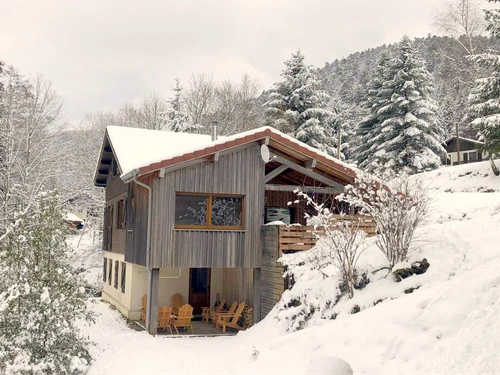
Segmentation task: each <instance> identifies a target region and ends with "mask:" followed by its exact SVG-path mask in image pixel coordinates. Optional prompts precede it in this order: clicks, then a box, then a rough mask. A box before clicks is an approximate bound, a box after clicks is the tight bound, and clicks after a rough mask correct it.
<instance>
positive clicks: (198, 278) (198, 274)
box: [189, 268, 210, 315]
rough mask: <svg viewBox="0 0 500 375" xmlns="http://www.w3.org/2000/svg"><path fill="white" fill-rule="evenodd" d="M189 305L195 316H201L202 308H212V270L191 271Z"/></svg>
mask: <svg viewBox="0 0 500 375" xmlns="http://www.w3.org/2000/svg"><path fill="white" fill-rule="evenodd" d="M189 304H190V305H191V306H193V314H195V315H200V314H201V308H202V307H208V306H210V268H191V269H190V270H189Z"/></svg>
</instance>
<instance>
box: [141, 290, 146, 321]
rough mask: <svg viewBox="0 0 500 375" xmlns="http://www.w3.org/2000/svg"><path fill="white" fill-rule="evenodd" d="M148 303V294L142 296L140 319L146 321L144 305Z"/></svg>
mask: <svg viewBox="0 0 500 375" xmlns="http://www.w3.org/2000/svg"><path fill="white" fill-rule="evenodd" d="M147 305H148V295H147V294H145V295H143V296H142V307H141V320H142V322H143V323H146V306H147Z"/></svg>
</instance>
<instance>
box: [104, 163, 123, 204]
mask: <svg viewBox="0 0 500 375" xmlns="http://www.w3.org/2000/svg"><path fill="white" fill-rule="evenodd" d="M111 174H112V172H111V168H110V169H109V173H108V178H107V180H106V202H108V201H110V200H112V199H113V198H116V197H117V196H119V195H120V194H123V193H125V192H126V191H127V186H126V185H125V183H124V182H123V181H122V179H121V178H120V176H115V177H112V176H111Z"/></svg>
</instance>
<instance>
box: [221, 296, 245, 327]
mask: <svg viewBox="0 0 500 375" xmlns="http://www.w3.org/2000/svg"><path fill="white" fill-rule="evenodd" d="M244 308H245V302H242V303H240V305H239V306H238V309H237V310H236V312H235V313H234V314H228V313H227V314H219V315H218V318H217V323H216V327H217V329H219V326H220V327H222V332H226V328H227V327H229V328H234V329H237V330H242V329H245V328H244V327H240V326H239V325H238V320H239V319H240V316H241V314H242V313H243V309H244Z"/></svg>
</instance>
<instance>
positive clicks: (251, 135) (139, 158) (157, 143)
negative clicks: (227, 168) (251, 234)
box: [94, 126, 358, 186]
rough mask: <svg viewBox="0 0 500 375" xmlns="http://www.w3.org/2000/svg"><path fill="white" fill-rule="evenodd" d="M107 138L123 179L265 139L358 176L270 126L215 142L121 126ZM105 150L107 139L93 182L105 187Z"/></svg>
mask: <svg viewBox="0 0 500 375" xmlns="http://www.w3.org/2000/svg"><path fill="white" fill-rule="evenodd" d="M106 134H107V139H108V140H109V144H110V147H111V149H112V150H113V153H114V154H115V156H116V159H117V161H118V166H119V168H120V171H121V178H122V179H123V178H124V177H125V176H127V175H128V174H130V173H132V172H133V171H134V170H138V171H139V173H138V175H145V174H148V173H151V172H153V171H155V170H158V169H161V168H165V167H169V166H172V165H175V164H178V163H182V162H186V161H190V160H193V159H199V158H206V157H207V156H209V155H212V154H215V153H216V152H218V151H222V150H225V149H230V148H232V147H237V146H239V145H242V144H246V143H250V142H254V141H258V140H261V139H264V138H266V137H267V138H269V139H272V140H273V141H274V142H275V143H276V144H279V145H281V146H283V148H284V150H285V152H287V151H286V150H288V151H289V152H292V151H293V152H294V153H297V152H299V153H301V154H303V155H304V157H306V158H310V159H315V160H317V161H318V162H321V163H323V164H324V165H326V166H328V167H329V168H332V169H334V170H335V171H337V172H338V173H339V174H340V175H342V176H345V177H347V178H348V179H353V178H354V177H355V176H356V174H357V172H358V170H357V169H356V168H355V167H353V166H351V165H349V164H347V163H344V162H342V161H340V160H338V159H336V158H334V157H332V156H330V155H328V154H326V153H324V152H321V151H319V150H318V149H316V148H314V147H311V146H308V145H306V144H305V143H302V142H300V141H298V140H296V139H295V138H293V137H290V136H288V135H286V134H284V133H282V132H280V131H278V130H276V129H274V128H271V127H268V126H264V127H260V128H256V129H252V130H249V131H246V132H243V133H238V134H235V135H232V136H230V137H219V138H218V139H217V140H215V141H212V139H211V137H210V136H208V135H199V134H190V133H174V132H166V131H158V130H148V129H136V128H126V127H119V126H108V127H107V129H106ZM105 146H106V139H105V143H104V145H103V149H102V151H101V156H100V162H99V163H98V167H97V170H96V175H95V180H94V181H95V183H96V185H98V186H105V182H104V180H102V179H103V178H104V176H105V174H107V172H100V167H102V166H103V164H102V161H103V155H104V153H106V147H105ZM109 151H110V150H109ZM109 151H108V153H109ZM108 162H109V161H108ZM103 173H104V174H103ZM98 176H99V178H98Z"/></svg>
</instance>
